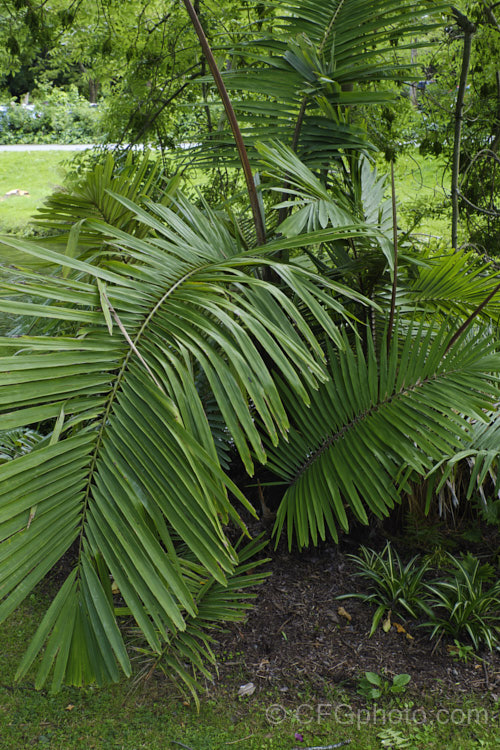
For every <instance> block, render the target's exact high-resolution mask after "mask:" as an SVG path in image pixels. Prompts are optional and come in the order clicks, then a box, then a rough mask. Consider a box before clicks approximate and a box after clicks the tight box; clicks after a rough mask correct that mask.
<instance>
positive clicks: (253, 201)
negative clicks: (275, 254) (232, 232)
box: [183, 0, 266, 245]
mask: <svg viewBox="0 0 500 750" xmlns="http://www.w3.org/2000/svg"><path fill="white" fill-rule="evenodd" d="M183 2H184V5H185V6H186V10H187V12H188V14H189V17H190V19H191V22H192V24H193V27H194V30H195V31H196V34H197V35H198V39H199V40H200V44H201V48H202V50H203V54H204V55H205V58H206V60H207V63H208V66H209V68H210V71H211V73H212V75H213V77H214V81H215V85H216V86H217V90H218V92H219V96H220V98H221V99H222V103H223V105H224V109H225V111H226V115H227V119H228V120H229V124H230V126H231V130H232V132H233V136H234V140H235V142H236V148H237V149H238V154H239V157H240V161H241V166H242V167H243V173H244V175H245V182H246V185H247V190H248V197H249V199H250V206H251V208H252V214H253V221H254V225H255V233H256V235H257V242H258V244H259V245H263V244H264V243H265V241H266V232H265V228H264V221H263V218H262V212H261V210H260V204H259V198H258V195H257V188H256V187H255V182H254V178H253V174H252V168H251V166H250V162H249V159H248V154H247V151H246V148H245V144H244V142H243V137H242V135H241V130H240V127H239V125H238V120H237V119H236V114H235V112H234V109H233V105H232V104H231V100H230V98H229V94H228V93H227V89H226V86H225V84H224V81H223V80H222V76H221V73H220V70H219V68H218V67H217V63H216V61H215V57H214V55H213V52H212V50H211V48H210V44H209V43H208V39H207V37H206V35H205V32H204V31H203V27H202V25H201V23H200V19H199V18H198V15H197V13H196V11H195V9H194V7H193V5H192V4H191V2H190V0H183Z"/></svg>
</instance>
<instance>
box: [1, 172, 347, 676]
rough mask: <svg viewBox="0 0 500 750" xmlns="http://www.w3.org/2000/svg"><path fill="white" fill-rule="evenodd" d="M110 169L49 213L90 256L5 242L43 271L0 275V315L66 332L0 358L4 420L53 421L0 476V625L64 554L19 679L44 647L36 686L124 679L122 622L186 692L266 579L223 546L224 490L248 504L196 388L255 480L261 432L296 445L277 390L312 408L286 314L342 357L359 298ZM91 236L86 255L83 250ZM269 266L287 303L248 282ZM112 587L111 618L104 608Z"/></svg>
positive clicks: (230, 511)
mask: <svg viewBox="0 0 500 750" xmlns="http://www.w3.org/2000/svg"><path fill="white" fill-rule="evenodd" d="M112 171H113V170H112V165H111V163H110V162H109V159H108V161H107V162H106V164H105V165H104V167H103V168H100V169H97V170H96V171H95V173H94V174H93V175H92V176H90V177H87V178H86V181H85V184H86V185H87V187H88V186H89V183H91V182H92V181H93V182H94V183H95V184H94V193H93V194H94V195H95V194H98V195H99V200H97V201H94V200H93V199H91V200H88V197H89V196H79V195H78V194H76V195H69V196H67V208H66V211H64V210H63V208H62V205H61V203H62V202H63V199H62V196H61V195H60V196H59V198H58V211H59V213H58V214H56V216H55V218H56V221H55V224H56V225H57V224H58V222H59V221H62V223H63V224H64V221H67V219H68V217H72V218H73V220H74V219H75V218H76V219H77V223H76V224H75V225H73V226H78V225H79V224H80V222H82V221H83V219H85V227H84V229H83V230H82V232H81V238H82V243H80V237H79V236H78V237H76V239H75V236H74V231H73V228H70V229H69V232H68V234H67V237H68V239H67V243H66V246H65V247H64V246H63V248H59V250H53V249H51V248H50V247H46V246H44V243H43V242H39V243H34V242H27V241H23V240H17V239H15V238H12V237H6V238H4V240H3V244H4V246H5V248H10V249H12V250H13V251H14V252H15V253H16V254H17V253H21V254H24V255H25V256H27V257H28V258H29V257H33V258H35V259H37V261H39V262H42V263H43V264H44V267H43V271H42V272H36V271H30V272H24V278H23V283H18V281H17V280H16V278H14V279H12V278H10V279H9V277H8V275H9V272H8V271H6V274H5V275H4V279H3V280H2V281H1V282H0V283H1V284H2V286H3V287H4V289H6V290H8V292H9V298H6V299H3V300H2V302H0V309H1V310H2V311H4V312H6V313H9V314H19V315H21V316H24V317H28V318H30V317H31V318H32V317H35V318H37V319H41V320H43V319H47V320H49V321H51V322H53V323H55V324H57V326H58V329H57V330H56V332H55V333H52V334H51V335H40V336H37V335H26V336H22V337H19V338H15V337H9V336H5V337H3V338H2V340H1V344H2V347H3V351H7V352H8V353H7V354H6V356H4V357H2V358H0V372H1V373H2V374H1V376H0V380H1V384H2V401H1V403H2V411H3V414H2V424H3V425H5V427H6V428H9V429H13V428H16V427H24V426H28V425H31V424H33V423H38V422H41V421H44V422H46V421H47V420H50V421H51V422H52V425H53V426H52V433H51V437H50V440H49V442H48V444H44V446H43V447H40V448H39V449H38V450H36V451H33V452H31V453H29V454H27V455H24V456H21V457H18V458H16V459H14V460H12V461H9V462H8V463H6V464H4V465H3V466H1V467H0V480H1V485H0V498H1V507H2V513H1V516H0V533H1V538H2V540H3V541H4V543H6V544H7V547H8V556H7V557H8V562H6V563H5V565H3V566H2V571H1V575H2V592H3V600H2V603H1V604H0V618H1V619H5V618H6V617H7V616H8V615H9V614H10V613H11V612H13V611H14V610H15V608H16V607H17V606H19V604H20V603H21V602H22V600H23V599H24V598H25V597H26V596H27V595H28V594H29V592H30V591H31V590H32V589H33V587H34V586H35V585H36V584H37V583H38V582H39V581H40V580H41V579H42V578H43V577H44V576H45V575H46V573H47V572H48V571H49V570H50V569H51V568H52V567H53V566H54V565H55V564H56V563H57V561H58V560H59V559H60V558H61V556H62V555H64V554H65V553H66V552H67V551H68V549H69V548H70V547H71V546H72V545H73V544H74V543H75V542H76V547H75V549H77V550H78V551H77V554H76V559H75V564H74V567H73V568H72V570H71V572H70V573H69V575H68V577H67V578H66V580H65V581H64V583H63V584H62V586H61V588H60V590H59V592H58V593H57V595H56V597H55V599H54V601H53V602H52V604H51V606H50V607H49V609H48V611H47V613H46V615H45V617H44V618H43V620H42V622H41V623H40V626H39V628H38V631H37V633H36V635H35V638H34V640H33V641H32V643H31V645H30V646H29V648H28V651H27V652H26V654H25V657H24V659H23V661H22V663H21V665H20V667H19V670H18V677H19V678H20V677H22V676H23V675H24V674H26V672H27V671H28V670H29V669H30V667H31V666H32V664H33V662H34V661H35V659H36V658H37V656H38V655H39V654H40V653H41V652H42V651H43V658H42V660H41V663H40V664H39V667H38V675H37V678H36V686H37V687H42V686H43V685H44V684H45V683H46V681H47V680H48V678H49V675H50V673H51V670H52V669H53V676H52V690H54V691H57V690H58V689H59V688H60V687H61V685H62V684H63V683H70V684H76V685H81V684H84V683H89V682H96V683H98V684H103V683H105V682H108V681H115V680H117V679H118V676H119V667H121V669H122V670H123V671H124V672H125V674H130V671H131V665H130V659H129V656H128V653H127V650H126V647H125V643H124V640H123V635H122V633H121V631H120V629H119V628H118V624H117V619H116V618H117V617H120V616H130V617H133V618H134V620H135V622H136V623H137V626H138V628H139V629H140V630H141V632H142V636H143V638H144V639H145V641H146V642H147V647H146V648H147V649H148V650H149V652H151V653H154V654H155V655H156V656H157V657H159V656H161V661H162V663H168V665H169V667H170V669H171V670H172V671H173V672H174V673H175V674H176V675H177V677H178V678H179V680H180V681H181V682H184V683H185V684H186V685H187V687H188V688H193V689H194V688H195V685H194V683H193V681H192V678H190V677H188V675H187V672H186V669H185V667H184V660H187V661H188V663H190V664H191V666H193V665H194V666H195V667H196V668H197V669H202V664H203V658H204V657H207V656H208V658H209V656H210V652H209V650H208V648H207V640H206V639H205V638H204V637H203V636H202V633H201V630H200V627H201V626H202V625H205V624H206V623H207V622H208V621H210V622H212V623H213V622H216V621H217V620H218V619H219V620H224V619H228V618H229V619H231V618H232V617H237V616H242V615H243V613H244V609H245V602H246V597H245V596H244V595H243V596H240V595H239V594H236V591H237V590H239V589H240V588H246V587H248V586H252V585H255V583H256V582H257V581H258V580H261V578H262V575H259V574H256V575H257V577H256V576H255V575H248V576H246V575H245V576H244V577H242V575H241V569H240V568H239V567H238V566H239V565H240V564H241V563H244V564H246V562H245V561H246V560H247V558H248V555H249V550H252V549H253V550H255V547H250V548H246V547H242V548H241V549H239V550H238V551H237V550H236V549H235V548H234V546H233V545H232V544H231V543H230V542H229V540H228V538H227V536H226V534H225V532H224V524H226V523H227V522H228V521H229V520H230V519H231V520H232V522H233V523H234V524H236V526H237V527H240V528H241V529H242V530H243V531H245V526H244V524H243V522H242V521H241V519H240V518H239V516H238V513H237V511H236V509H235V507H234V505H233V502H231V501H230V499H229V494H228V493H229V492H231V494H232V496H233V497H234V499H236V500H237V501H239V502H240V503H242V504H243V506H244V507H245V508H246V509H247V510H249V511H252V509H251V506H250V505H249V504H248V502H247V501H246V499H245V498H244V497H243V495H242V494H241V492H240V490H239V489H238V488H237V487H236V486H235V485H234V483H233V482H232V481H231V479H230V478H229V477H228V476H227V475H226V474H225V473H224V472H223V470H222V469H221V466H220V463H219V457H218V453H217V447H216V444H215V442H214V436H213V435H212V433H211V430H210V423H209V421H208V419H207V416H206V414H205V411H204V404H203V401H202V399H201V398H200V395H199V393H198V391H197V388H196V383H197V380H198V378H199V373H200V372H203V375H204V377H205V378H206V380H207V382H208V384H209V385H210V389H211V391H212V393H213V396H214V398H215V402H216V404H217V407H218V409H219V411H220V414H221V415H222V417H223V420H224V422H225V425H226V427H227V430H228V432H229V433H230V435H231V439H232V440H233V442H234V446H235V450H236V451H237V453H238V454H239V457H240V459H241V461H242V463H243V465H244V466H245V467H246V469H247V471H248V472H249V473H252V472H253V470H254V468H253V467H254V460H258V461H260V462H264V461H265V460H266V452H265V450H264V447H263V444H262V436H263V435H267V437H268V438H269V440H270V442H271V444H272V443H277V441H278V439H279V435H280V434H281V435H284V434H286V432H287V430H288V426H289V422H288V416H287V413H286V411H285V409H284V406H283V402H282V399H281V397H280V394H279V390H278V387H277V385H276V382H275V381H276V379H277V378H278V376H280V377H281V379H282V382H284V383H285V382H286V383H288V384H289V386H290V387H291V388H292V390H293V391H294V392H295V394H296V398H297V399H299V400H304V401H305V402H307V401H308V399H309V392H308V389H309V388H311V389H313V390H314V388H317V386H318V384H319V383H320V382H322V381H324V380H325V378H326V377H327V376H326V371H325V366H324V356H323V352H322V350H321V348H320V346H319V343H318V341H317V339H316V338H315V336H314V335H313V333H312V331H311V329H310V327H309V326H308V324H307V322H306V320H305V319H304V317H303V315H302V314H301V312H300V310H299V307H298V305H299V304H300V305H301V306H307V310H308V316H309V317H310V318H311V317H313V318H315V319H316V325H317V326H319V328H320V330H322V331H323V332H324V334H325V335H326V336H328V337H329V338H330V339H331V340H332V341H335V342H336V343H337V344H338V345H342V338H341V336H340V334H339V331H338V329H337V327H336V325H335V324H334V323H333V322H332V317H331V315H332V313H334V314H335V315H336V316H337V317H338V318H340V319H342V317H344V316H345V312H344V310H343V307H342V305H341V303H339V301H338V300H337V299H336V298H335V296H334V294H338V293H339V292H342V293H343V294H344V295H345V296H346V297H347V298H349V297H351V296H354V297H355V298H358V295H356V294H354V295H353V293H352V292H351V291H350V290H349V289H348V288H344V287H341V286H340V285H338V284H335V285H334V284H329V283H328V282H326V281H325V280H322V279H319V278H315V277H314V276H313V275H312V274H311V273H309V272H307V271H305V270H304V269H303V268H302V267H301V266H300V265H298V264H294V263H291V264H282V263H278V262H276V261H275V260H273V257H272V256H273V253H274V252H275V250H276V248H277V247H279V243H270V245H269V248H260V249H259V252H258V254H251V253H249V252H245V251H244V250H242V248H241V245H240V243H239V240H238V238H237V237H234V236H233V235H232V234H231V233H230V232H229V231H228V229H227V227H226V224H225V223H224V222H223V221H222V220H221V219H219V217H218V216H217V214H215V213H214V212H212V211H210V210H209V209H206V210H205V212H202V211H200V210H199V209H197V208H196V207H194V206H193V205H191V204H190V203H189V202H188V201H187V200H186V199H185V198H184V197H183V196H182V195H180V194H177V195H176V196H175V199H173V197H172V196H171V195H168V194H167V195H166V201H167V202H168V203H169V206H170V207H167V206H165V205H163V204H160V203H152V202H151V201H148V202H147V203H146V205H147V208H146V209H145V208H143V207H141V206H140V205H138V204H137V203H134V202H132V200H131V191H133V192H134V193H135V197H136V200H139V201H140V200H141V196H142V194H143V191H144V185H145V184H151V183H150V181H149V178H150V177H151V175H153V176H154V174H155V173H154V171H153V172H148V169H143V164H142V163H140V164H139V165H136V167H135V172H134V174H135V177H136V179H135V181H134V180H133V179H131V174H130V172H129V173H128V174H127V176H126V179H125V178H123V179H121V177H120V175H118V177H117V178H116V179H114V180H112ZM109 180H112V182H111V187H112V188H114V191H112V193H111V194H110V193H108V184H110V183H109ZM116 190H120V193H117V192H115V191H116ZM100 206H102V213H101V215H100V216H99V218H97V216H98V215H99V210H97V211H96V209H99V207H100ZM68 207H69V208H68ZM78 211H79V212H80V213H78ZM75 214H76V215H75ZM96 214H97V215H96ZM104 219H106V220H107V221H108V222H112V223H106V222H105V221H104ZM80 228H81V227H80ZM87 231H90V233H91V243H92V248H90V249H89V251H88V252H86V253H84V254H82V253H81V252H80V250H79V247H81V246H82V244H83V247H84V248H85V243H84V242H83V238H84V237H85V232H87ZM326 231H327V233H330V234H331V230H326ZM333 234H334V235H335V232H334V233H333ZM97 236H99V237H100V243H99V242H97ZM313 238H314V239H312V240H311V241H316V238H317V233H313ZM302 241H303V242H307V240H306V239H305V238H302ZM61 249H62V250H63V252H60V250H61ZM83 255H84V256H85V258H86V259H85V260H83V259H82V257H83ZM263 266H266V267H268V268H270V269H272V270H273V273H275V274H276V275H277V276H278V277H279V278H280V279H281V288H279V287H277V286H274V285H272V284H271V283H269V282H265V281H263V280H262V279H261V278H259V270H260V269H262V267H263ZM26 298H28V300H29V301H26ZM292 298H293V299H295V300H296V303H294V302H293V301H292ZM263 351H265V359H264V358H263V355H262V352H263ZM10 352H12V354H10ZM54 420H55V421H54ZM252 512H253V511H252ZM187 519H189V521H188V520H187ZM27 556H29V560H30V562H29V567H27V566H26V559H27ZM244 570H245V568H243V571H244ZM112 580H114V582H115V584H116V588H117V589H118V590H119V592H120V597H121V599H122V600H123V603H119V602H116V601H114V600H113V589H112V586H111V584H112ZM232 581H233V582H234V583H233V584H232V583H231V582H232ZM217 584H218V585H217ZM208 592H210V594H209V593H208ZM230 592H233V593H232V594H231V595H230ZM205 597H206V598H205ZM228 597H229V598H228ZM231 601H233V604H231ZM235 603H236V604H237V606H236V611H235V607H234V604H235ZM198 618H200V619H199V620H198ZM176 649H177V651H176ZM176 653H177V656H176ZM181 654H183V657H181V656H180V655H181ZM202 673H203V670H202Z"/></svg>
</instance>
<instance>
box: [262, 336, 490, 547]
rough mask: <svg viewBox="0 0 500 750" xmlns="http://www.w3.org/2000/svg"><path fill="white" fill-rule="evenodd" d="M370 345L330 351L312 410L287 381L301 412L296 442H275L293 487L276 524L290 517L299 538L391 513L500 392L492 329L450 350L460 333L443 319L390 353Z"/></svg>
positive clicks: (293, 410) (277, 463) (282, 473)
mask: <svg viewBox="0 0 500 750" xmlns="http://www.w3.org/2000/svg"><path fill="white" fill-rule="evenodd" d="M367 337H368V338H367V349H366V351H363V349H362V347H361V344H360V342H359V341H358V340H357V341H356V343H355V346H354V347H351V346H349V345H348V342H347V339H346V346H345V348H344V350H343V351H338V352H334V351H330V355H329V372H330V376H331V377H330V380H329V381H328V382H327V383H325V384H323V385H322V386H321V387H320V389H319V390H318V391H316V392H315V393H314V394H311V410H309V409H308V408H307V407H303V406H302V404H301V403H299V402H298V401H297V400H295V399H294V397H293V393H292V392H291V391H290V390H289V388H288V386H286V385H285V384H282V389H283V395H284V400H285V404H286V406H287V409H288V411H289V412H290V415H291V420H292V429H291V430H290V434H289V438H288V444H287V445H286V447H285V445H284V444H283V443H281V444H280V445H278V447H277V448H271V447H269V449H268V450H269V456H270V458H269V467H270V468H271V469H272V470H273V471H274V473H275V474H276V475H277V476H279V477H280V478H281V479H282V480H283V483H284V486H285V487H286V488H287V489H286V492H285V494H284V497H283V499H282V501H281V504H280V506H279V509H278V514H277V521H276V527H275V533H276V535H277V536H278V537H279V535H280V534H281V532H282V530H283V529H284V528H285V527H286V530H287V534H288V539H289V544H290V545H291V544H292V540H293V538H294V537H296V539H297V543H298V545H299V547H303V546H306V545H307V544H309V543H310V542H312V543H313V544H316V543H317V541H318V539H319V538H321V539H324V538H325V536H326V532H327V530H328V531H329V532H330V533H331V534H332V536H333V537H334V539H336V538H337V533H338V532H337V529H338V527H339V526H340V528H342V529H343V530H345V531H347V529H348V524H349V516H350V515H352V516H353V517H354V518H356V519H357V520H358V521H360V522H361V523H367V522H368V513H369V512H371V513H374V514H375V515H376V516H378V517H379V518H381V517H383V516H386V515H388V513H389V511H390V509H391V508H392V507H393V506H394V504H395V503H397V502H398V500H399V492H400V490H401V488H404V486H405V479H404V477H405V472H406V471H407V470H411V471H413V472H415V473H416V474H419V475H421V476H422V475H425V474H426V473H427V472H428V471H429V469H430V467H431V466H432V465H433V463H435V462H437V461H439V459H440V458H441V457H442V455H443V452H445V453H446V452H447V451H448V452H449V451H450V450H453V448H457V447H458V446H460V445H461V443H462V440H463V439H464V432H465V430H466V429H467V426H468V422H467V417H468V416H469V417H470V416H473V417H474V418H476V419H478V420H483V419H484V418H485V410H487V409H491V406H492V402H493V401H494V400H495V399H497V398H498V386H497V385H496V383H495V382H494V378H492V374H493V373H495V372H496V371H498V368H499V364H500V359H499V357H498V354H496V353H495V352H494V351H493V345H492V343H491V340H488V339H487V338H486V337H478V338H476V337H470V336H469V337H467V336H462V337H461V339H459V340H458V341H457V342H456V343H455V344H454V345H453V346H452V347H451V348H450V350H449V351H448V352H447V346H448V343H449V342H450V339H451V333H449V332H447V331H446V330H445V329H444V328H439V327H438V326H436V325H432V323H429V325H424V324H423V323H422V324H420V325H419V326H418V327H417V329H416V330H409V331H408V333H407V334H406V336H405V338H404V340H403V343H402V346H400V345H398V341H397V337H394V340H393V342H392V343H391V347H390V351H389V354H388V355H387V354H386V345H385V342H381V344H380V354H378V355H377V354H376V350H375V346H374V344H373V341H372V338H371V336H370V334H369V333H368V332H367Z"/></svg>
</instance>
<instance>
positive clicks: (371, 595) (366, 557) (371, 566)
mask: <svg viewBox="0 0 500 750" xmlns="http://www.w3.org/2000/svg"><path fill="white" fill-rule="evenodd" d="M360 551H361V555H349V557H350V558H351V560H353V561H354V563H355V564H356V567H357V568H358V572H357V573H356V576H358V577H359V578H361V579H362V580H363V581H364V582H365V581H366V582H367V583H369V587H368V591H367V593H365V592H363V593H358V594H344V595H343V596H339V597H338V598H339V599H360V600H361V601H363V602H368V603H369V604H374V605H377V609H376V611H375V614H374V615H373V619H372V626H371V630H370V636H372V635H373V633H374V632H375V630H376V629H377V627H378V625H379V623H380V621H381V619H382V617H383V616H384V614H389V616H390V613H391V612H394V613H396V614H399V615H400V616H402V617H408V615H409V616H410V617H412V618H414V619H417V618H418V617H419V616H420V615H421V613H422V612H426V613H427V614H430V609H429V607H428V606H427V604H426V601H425V585H424V575H425V573H426V572H427V569H428V562H423V563H421V562H420V561H419V558H418V557H417V556H415V557H412V558H411V560H410V561H409V562H408V563H407V564H406V565H404V564H403V562H402V561H401V558H400V557H399V555H398V553H397V552H396V550H394V549H393V547H392V545H391V543H390V542H387V544H386V546H385V547H384V549H383V550H382V552H380V553H379V552H375V551H374V550H370V549H367V548H366V547H361V549H360ZM417 561H418V564H417Z"/></svg>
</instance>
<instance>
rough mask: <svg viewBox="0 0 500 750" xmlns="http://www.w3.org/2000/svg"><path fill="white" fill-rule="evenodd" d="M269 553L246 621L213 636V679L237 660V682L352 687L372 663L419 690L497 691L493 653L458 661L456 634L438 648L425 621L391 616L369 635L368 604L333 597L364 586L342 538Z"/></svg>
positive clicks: (498, 665) (227, 675) (498, 663)
mask: <svg viewBox="0 0 500 750" xmlns="http://www.w3.org/2000/svg"><path fill="white" fill-rule="evenodd" d="M348 551H355V550H354V549H351V550H348ZM267 554H269V556H270V557H272V560H271V562H270V563H269V564H268V569H269V570H270V572H271V575H270V577H269V578H268V580H267V581H266V582H265V583H264V585H263V586H261V587H260V588H259V589H258V592H257V597H256V600H255V606H254V607H253V609H252V610H251V611H250V613H249V615H248V617H247V619H246V621H245V622H243V623H236V624H230V625H229V626H228V629H227V632H225V633H222V634H219V635H218V636H217V639H218V645H217V648H216V654H217V656H218V660H219V685H221V686H222V685H223V684H224V683H225V681H227V680H233V681H234V673H235V667H238V666H239V667H241V679H242V681H248V682H253V683H254V684H255V685H256V688H257V689H259V688H261V689H262V688H264V687H265V688H270V687H275V688H276V689H277V690H278V691H279V690H281V691H283V692H288V691H290V692H296V691H297V687H298V686H300V685H303V684H304V683H307V684H309V685H311V686H312V688H313V689H318V690H324V689H325V688H335V687H338V688H341V689H345V690H347V691H349V692H351V691H353V692H352V694H353V695H355V690H356V686H357V681H358V680H359V678H360V677H362V676H363V673H364V672H367V671H370V672H377V673H379V674H384V675H385V676H386V677H387V678H388V679H392V677H394V675H396V674H401V673H406V674H409V675H411V683H410V684H411V688H412V690H415V689H416V690H417V691H419V692H422V693H425V694H429V693H434V692H437V693H446V694H452V695H456V694H457V693H483V694H484V693H488V692H489V693H491V694H492V697H493V698H494V699H495V698H496V697H497V695H498V694H500V655H499V654H498V652H497V653H490V652H489V651H487V650H485V651H484V652H482V653H480V654H479V655H478V656H479V657H480V660H479V659H477V660H476V659H473V660H472V661H469V663H468V664H464V663H463V662H462V661H456V660H455V659H454V658H453V656H452V654H451V653H450V650H449V648H448V647H449V646H450V645H452V641H451V642H450V641H445V640H444V639H443V641H441V642H440V643H439V644H438V645H437V647H436V641H430V640H429V631H428V630H423V629H421V628H420V627H418V623H415V622H405V621H404V620H402V619H401V618H398V617H396V616H394V617H393V618H392V623H393V624H392V627H391V629H390V631H389V632H387V633H386V632H384V631H383V630H382V628H381V627H379V629H378V630H377V631H376V632H375V634H374V635H373V636H372V637H371V638H370V637H369V632H370V628H371V621H372V616H373V613H374V608H373V607H371V606H370V605H368V604H365V603H363V602H360V601H359V600H357V599H347V600H342V601H338V600H337V599H336V597H337V596H338V595H340V594H345V593H350V592H356V591H361V590H362V587H363V583H362V581H361V580H360V579H359V578H357V577H356V576H355V575H354V573H355V570H356V569H355V566H354V564H353V562H352V560H350V558H349V557H348V554H347V553H346V551H343V550H342V549H341V547H339V546H337V545H333V544H332V545H330V546H328V545H327V546H324V547H323V548H322V549H315V550H314V551H313V552H312V553H306V554H300V555H299V554H293V553H292V554H290V553H288V552H287V551H285V550H283V549H280V550H278V552H276V553H273V551H272V549H270V550H268V552H267ZM365 585H366V584H365ZM340 607H343V609H344V610H345V613H342V610H340V611H339V608H340ZM347 615H348V616H347ZM395 623H397V625H396V624H395ZM398 626H400V627H398ZM403 628H404V630H403Z"/></svg>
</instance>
